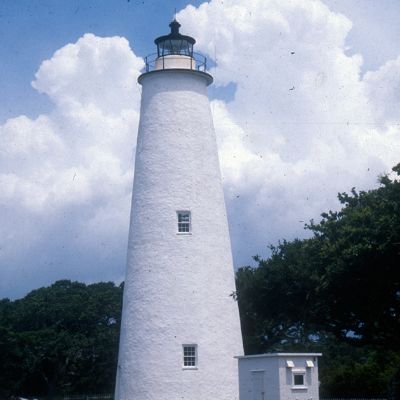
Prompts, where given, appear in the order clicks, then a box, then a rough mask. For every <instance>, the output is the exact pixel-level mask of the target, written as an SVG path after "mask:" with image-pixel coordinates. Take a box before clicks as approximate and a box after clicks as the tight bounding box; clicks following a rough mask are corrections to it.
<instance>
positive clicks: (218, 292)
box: [116, 70, 243, 400]
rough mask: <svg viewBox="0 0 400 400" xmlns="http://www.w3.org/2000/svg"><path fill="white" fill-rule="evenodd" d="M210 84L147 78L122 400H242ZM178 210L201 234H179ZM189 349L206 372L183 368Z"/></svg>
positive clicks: (198, 79) (185, 76)
mask: <svg viewBox="0 0 400 400" xmlns="http://www.w3.org/2000/svg"><path fill="white" fill-rule="evenodd" d="M208 83H209V78H207V76H206V74H203V73H200V72H196V71H185V70H163V71H154V72H150V73H147V74H144V75H142V77H141V84H142V87H143V92H142V104H141V117H140V124H139V135H138V142H137V151H136V165H135V177H134V185H133V198H132V213H131V225H130V235H129V244H128V261H127V270H126V280H125V289H124V303H123V316H122V326H121V338H120V350H119V363H118V364H119V365H118V374H117V389H116V399H122V400H128V399H129V400H136V399H138V400H139V399H140V400H147V399H155V400H156V399H157V400H163V399H165V400H167V399H168V400H175V399H188V400H189V399H190V400H196V399H198V400H204V399H213V400H219V399H220V400H234V399H237V398H238V371H237V368H238V367H237V360H236V359H234V356H235V355H238V354H239V355H240V354H243V349H242V338H241V331H240V322H239V313H238V307H237V303H236V302H235V301H233V299H232V297H231V293H232V292H233V291H234V290H235V282H234V272H233V266H232V258H231V247H230V239H229V232H228V224H227V217H226V210H225V204H224V198H223V191H222V184H221V178H220V169H219V162H218V155H217V146H216V139H215V133H214V128H213V122H212V117H211V112H210V105H209V100H208V97H207V84H208ZM178 210H190V211H191V215H192V232H191V234H190V235H179V234H177V215H176V212H177V211H178ZM182 344H197V345H198V368H197V369H195V370H185V369H183V368H182V364H183V356H182Z"/></svg>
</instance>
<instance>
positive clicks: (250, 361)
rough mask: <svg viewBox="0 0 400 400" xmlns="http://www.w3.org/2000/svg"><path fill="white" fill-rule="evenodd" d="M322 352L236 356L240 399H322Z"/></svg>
mask: <svg viewBox="0 0 400 400" xmlns="http://www.w3.org/2000/svg"><path fill="white" fill-rule="evenodd" d="M321 355H322V354H321V353H266V354H256V355H249V356H239V357H237V359H238V361H239V391H240V400H319V381H318V357H320V356H321Z"/></svg>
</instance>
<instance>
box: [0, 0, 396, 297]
mask: <svg viewBox="0 0 400 400" xmlns="http://www.w3.org/2000/svg"><path fill="white" fill-rule="evenodd" d="M175 8H176V10H177V13H178V20H179V21H180V22H181V23H182V30H183V32H184V33H186V34H190V35H192V36H194V37H195V38H196V39H197V47H196V49H197V51H201V52H203V53H205V54H206V55H207V56H208V57H209V58H211V59H214V61H215V62H214V64H212V65H214V66H213V68H212V70H211V71H210V72H211V73H212V74H213V75H214V77H215V85H213V87H212V88H211V89H210V97H211V99H212V103H211V107H212V110H213V113H214V119H215V126H216V133H217V140H218V146H219V155H220V160H221V169H222V175H223V180H224V190H225V197H226V203H227V209H228V216H229V222H230V230H231V238H232V246H233V256H234V262H235V266H236V267H238V266H241V265H245V264H250V263H251V262H252V259H251V257H252V256H253V255H255V254H261V255H266V254H267V245H268V244H270V243H277V241H278V240H280V239H282V238H287V239H292V238H294V237H304V235H306V233H305V232H304V230H303V225H304V222H307V221H308V220H309V219H310V218H314V219H316V220H318V217H319V215H320V213H321V212H323V211H326V210H328V209H333V208H335V207H338V203H337V201H336V194H337V193H338V192H341V191H348V190H350V189H351V187H353V186H356V187H357V188H359V189H368V188H372V187H376V185H377V176H378V175H379V174H382V173H386V172H389V171H390V168H391V166H393V165H394V164H395V163H397V162H399V161H400V160H399V159H398V158H399V157H398V154H400V133H399V120H400V115H399V114H400V111H399V110H400V107H399V94H398V93H399V87H400V72H399V69H400V58H399V56H400V42H399V40H398V38H399V37H400V25H399V24H398V20H399V16H400V3H399V2H398V1H394V0H381V1H378V0H324V1H322V0H321V1H319V0H298V1H296V2H293V1H291V0H280V1H275V0H264V1H256V0H254V1H252V2H248V1H245V0H224V1H222V0H218V1H217V0H212V1H210V2H209V3H203V2H201V1H192V2H188V1H157V2H156V1H135V0H130V1H126V0H125V1H119V0H115V1H104V0H96V1H94V0H93V1H89V0H85V1H77V0H74V1H72V0H71V1H55V0H53V1H22V0H21V1H16V0H13V1H11V0H3V1H2V2H1V3H0V22H1V23H0V37H1V45H0V57H1V60H2V65H1V70H0V87H1V92H0V93H1V94H0V185H1V188H2V189H1V191H0V220H1V221H2V224H1V226H0V235H1V242H2V244H1V246H0V268H1V269H0V298H1V297H5V296H8V297H19V296H22V295H24V294H25V293H27V291H29V290H31V289H34V288H36V287H40V286H43V285H47V284H51V283H52V282H53V281H54V280H56V279H62V278H68V279H77V280H83V281H86V282H94V281H100V280H115V281H120V280H122V279H123V275H124V267H125V254H126V241H127V228H128V219H129V203H130V190H131V184H132V176H133V161H134V156H133V154H134V147H135V139H136V128H137V121H138V115H139V114H138V111H139V101H140V89H139V88H138V87H137V85H136V78H137V75H138V74H139V73H140V70H141V68H142V66H143V61H142V57H144V56H145V55H147V54H149V53H152V52H154V44H153V40H154V38H155V37H157V36H159V35H162V34H165V33H166V32H168V23H169V21H170V20H171V18H172V16H173V13H174V9H175ZM88 33H90V34H91V35H87V34H88ZM124 38H126V39H127V40H128V41H129V45H128V42H127V41H126V40H125V39H124ZM45 60H47V61H45ZM32 82H33V83H32ZM292 88H293V90H291V89H292Z"/></svg>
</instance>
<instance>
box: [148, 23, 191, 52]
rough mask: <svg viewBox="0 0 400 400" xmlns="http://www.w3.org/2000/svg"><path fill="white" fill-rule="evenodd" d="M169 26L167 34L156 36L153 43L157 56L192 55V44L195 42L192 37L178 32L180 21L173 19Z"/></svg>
mask: <svg viewBox="0 0 400 400" xmlns="http://www.w3.org/2000/svg"><path fill="white" fill-rule="evenodd" d="M169 26H170V27H171V33H170V34H169V35H165V36H160V37H158V38H157V39H156V40H155V41H154V43H155V44H156V45H157V54H158V57H164V56H169V55H172V54H176V55H181V56H189V57H193V45H194V44H195V43H196V41H195V40H194V38H192V37H190V36H185V35H181V34H180V33H179V28H180V26H181V25H180V23H179V22H178V21H177V20H175V19H174V20H173V21H172V22H171V23H170V24H169Z"/></svg>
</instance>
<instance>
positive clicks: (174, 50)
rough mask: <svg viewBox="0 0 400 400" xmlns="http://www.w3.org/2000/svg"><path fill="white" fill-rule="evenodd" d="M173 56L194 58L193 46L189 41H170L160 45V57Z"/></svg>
mask: <svg viewBox="0 0 400 400" xmlns="http://www.w3.org/2000/svg"><path fill="white" fill-rule="evenodd" d="M172 54H177V55H184V56H192V54H193V45H192V44H191V43H189V42H188V41H187V40H182V39H168V40H164V41H163V42H161V43H159V44H158V55H159V56H168V55H172Z"/></svg>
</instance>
